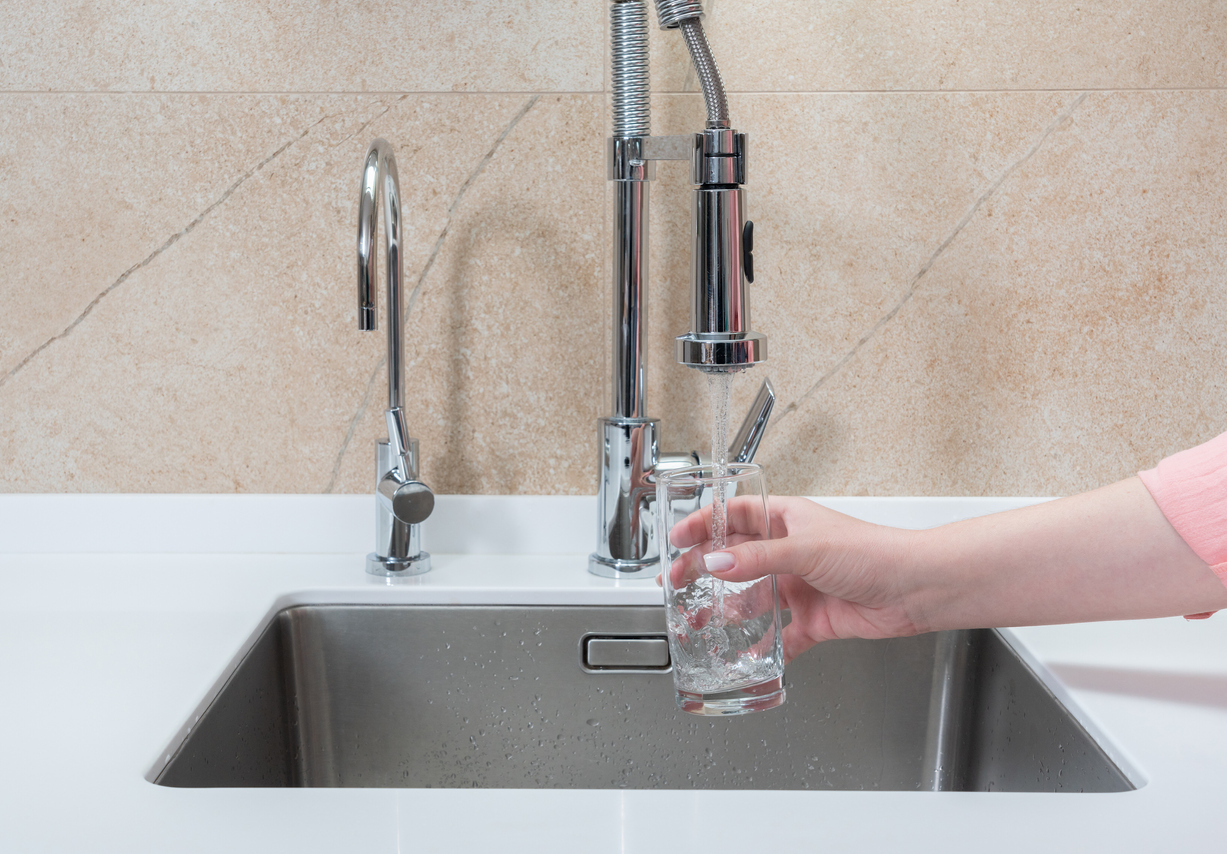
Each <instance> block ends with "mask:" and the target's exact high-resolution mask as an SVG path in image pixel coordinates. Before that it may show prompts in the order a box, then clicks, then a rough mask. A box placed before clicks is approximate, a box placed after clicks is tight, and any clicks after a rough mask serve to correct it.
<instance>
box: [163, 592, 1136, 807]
mask: <svg viewBox="0 0 1227 854" xmlns="http://www.w3.org/2000/svg"><path fill="white" fill-rule="evenodd" d="M664 628H665V625H664V615H663V612H662V609H660V608H656V607H642V606H633V607H632V606H622V607H521V606H516V607H507V606H481V607H475V606H350V605H328V606H303V607H294V608H288V609H286V610H283V611H281V612H279V613H278V614H277V615H276V616H275V617H274V619H273V620H272V622H271V624H270V625H269V626H268V628H267V629H266V630H265V631H264V632H263V633H262V634H261V635H260V637H259V638H258V639H257V640H256V642H255V643H254V645H253V646H251V647H250V648H249V651H248V652H247V654H246V655H245V656H244V657H243V658H242V660H241V661H240V662H239V663H238V665H237V667H236V668H235V669H234V670H233V671H232V673H231V675H230V677H229V678H228V679H227V681H226V682H225V684H224V685H223V686H222V688H221V690H220V691H219V692H218V693H217V695H216V697H215V698H214V699H213V701H212V702H211V703H210V705H209V706H208V708H207V710H206V711H205V712H204V713H203V714H202V715H200V717H199V720H198V721H194V725H193V726H192V727H191V729H190V732H188V733H187V734H186V736H185V737H183V738H182V739H179V740H177V741H176V743H175V744H174V745H172V746H171V748H170V749H168V751H167V752H166V754H165V755H166V756H169V757H170V759H169V761H167V762H166V763H165V764H164V767H163V768H162V770H161V771H160V772H159V773H158V774H157V776H156V781H157V782H158V783H159V784H161V785H164V786H179V787H206V786H396V787H450V788H636V789H648V788H665V789H884V790H901V789H953V790H964V791H1014V792H1018V791H1048V792H1053V791H1056V792H1120V791H1126V790H1129V789H1132V788H1134V787H1133V785H1132V784H1131V783H1130V781H1129V780H1128V778H1127V777H1126V776H1125V774H1124V773H1122V771H1121V770H1120V769H1119V768H1118V767H1117V766H1116V765H1115V764H1114V763H1113V762H1112V761H1111V759H1110V758H1109V757H1108V755H1107V754H1106V753H1105V751H1104V750H1103V749H1101V748H1100V746H1099V745H1098V744H1096V743H1095V741H1094V740H1093V739H1092V738H1091V737H1090V735H1088V733H1087V731H1086V730H1085V729H1084V728H1083V726H1082V725H1081V724H1080V723H1079V722H1078V720H1077V719H1076V718H1075V717H1074V716H1073V715H1072V714H1071V713H1070V712H1069V711H1068V710H1067V709H1066V708H1065V707H1063V706H1062V705H1061V704H1060V703H1059V702H1058V701H1057V699H1056V698H1055V697H1054V696H1053V694H1052V692H1051V691H1049V690H1048V688H1047V687H1046V686H1045V685H1044V683H1043V682H1041V681H1040V680H1039V679H1038V678H1037V677H1036V675H1035V674H1034V673H1033V672H1032V671H1031V669H1030V668H1029V667H1028V666H1027V665H1026V663H1025V662H1024V661H1023V660H1022V659H1021V658H1020V657H1019V656H1018V654H1017V653H1016V652H1015V651H1014V649H1013V648H1012V647H1011V646H1010V644H1009V643H1008V642H1007V641H1006V640H1005V639H1004V638H1003V637H1002V635H1000V634H998V633H997V632H993V631H975V632H960V633H950V634H942V635H921V636H919V637H915V638H907V639H900V640H890V641H837V642H829V643H826V644H822V645H821V646H819V647H818V648H817V649H814V650H812V651H810V652H808V653H806V654H805V655H803V656H802V657H801V658H799V659H797V660H796V661H794V662H792V663H791V664H790V665H788V670H787V685H788V701H787V703H786V704H785V705H784V706H783V707H781V708H779V709H776V710H772V711H768V712H761V713H758V714H753V715H747V716H743V717H736V718H697V717H693V716H690V715H687V714H684V713H682V712H680V711H679V710H678V709H677V708H676V707H675V706H674V701H673V696H674V694H673V690H672V685H671V678H672V677H671V676H670V674H669V672H668V669H667V668H668V664H667V659H666V660H664V661H661V660H657V659H653V655H652V653H651V650H652V649H653V648H654V649H657V650H658V649H659V643H653V642H652V639H653V638H658V637H663V635H664ZM593 639H596V640H598V641H602V642H603V643H601V644H600V646H599V649H600V650H601V653H600V656H599V657H595V656H588V657H586V656H587V655H588V653H587V652H586V650H588V649H589V648H591V649H593V650H595V649H597V648H598V647H597V646H591V644H592V643H593ZM610 639H613V641H614V642H610ZM623 639H625V640H626V641H629V642H624V641H623ZM619 650H630V652H627V653H626V654H625V660H622V659H619V655H621V654H622V653H620V652H619ZM644 650H647V654H643V651H644ZM611 656H612V657H611Z"/></svg>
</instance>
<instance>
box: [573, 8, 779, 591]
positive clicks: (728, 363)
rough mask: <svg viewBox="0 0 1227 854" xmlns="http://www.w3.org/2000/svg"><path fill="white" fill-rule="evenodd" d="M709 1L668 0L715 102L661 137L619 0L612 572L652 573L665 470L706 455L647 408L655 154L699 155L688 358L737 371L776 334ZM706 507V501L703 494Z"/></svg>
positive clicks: (598, 570) (606, 447)
mask: <svg viewBox="0 0 1227 854" xmlns="http://www.w3.org/2000/svg"><path fill="white" fill-rule="evenodd" d="M702 14H703V8H702V5H701V3H699V2H698V0H656V15H657V19H658V20H659V23H660V28H661V29H677V30H680V31H681V34H682V37H683V38H684V39H685V42H686V47H687V49H688V50H689V52H690V57H691V60H692V61H693V63H694V67H695V70H696V72H697V73H698V78H699V82H700V84H701V86H702V89H703V96H704V100H705V101H706V105H707V122H706V126H705V127H704V129H703V130H702V131H700V132H699V133H697V134H687V135H681V136H655V137H654V136H652V135H651V115H650V107H649V94H650V93H649V86H648V22H647V6H646V4H645V3H644V2H643V0H615V2H614V3H613V5H612V7H611V9H610V18H611V22H610V33H611V38H612V50H611V57H612V66H613V69H612V70H613V74H612V82H613V135H612V137H611V138H610V140H609V150H608V165H609V179H610V180H611V181H613V182H614V224H613V250H614V254H613V299H614V305H613V319H614V325H613V412H612V414H611V415H610V416H609V417H607V418H602V419H600V421H599V425H598V426H599V434H600V442H601V463H600V466H601V468H600V484H599V486H598V489H599V493H598V495H597V503H598V507H599V510H598V531H597V549H596V551H595V552H593V553H592V555H591V557H590V558H589V560H588V571H589V572H591V573H593V574H594V575H599V576H603V577H605V578H651V577H654V576H655V575H656V562H657V560H658V558H659V547H658V544H657V542H656V529H655V525H654V523H653V519H652V513H653V502H654V501H655V497H656V492H655V490H656V487H655V476H656V473H657V472H660V471H664V470H667V469H673V468H681V467H685V466H689V465H697V464H698V463H699V456H698V454H697V453H694V452H691V453H662V452H661V451H660V450H659V446H658V438H659V437H658V433H659V426H660V421H659V419H656V418H649V417H648V416H647V415H646V412H645V408H644V398H645V394H644V379H645V375H646V363H645V354H644V342H645V341H646V340H647V283H648V240H647V234H648V201H649V191H650V188H651V181H652V180H653V179H654V178H655V161H657V160H688V161H690V163H691V177H692V180H693V183H694V185H695V194H694V209H693V225H694V231H693V234H692V247H693V252H692V256H691V274H692V286H693V292H692V302H691V328H690V332H688V333H687V334H685V335H681V336H679V337H678V338H677V342H676V357H677V361H678V362H680V363H682V364H684V365H689V366H690V367H693V368H697V369H698V370H701V371H704V372H709V373H712V372H722V373H723V372H733V371H740V370H744V369H745V368H748V367H750V366H752V365H755V364H757V363H759V362H761V361H764V360H765V359H766V358H767V338H766V336H764V335H762V334H761V333H758V332H754V331H753V330H752V329H751V328H750V303H749V295H748V293H747V288H746V286H747V285H748V284H749V283H751V282H753V280H754V266H753V236H754V224H753V223H752V222H748V221H746V219H745V198H744V194H743V192H742V189H741V185H742V184H744V183H745V180H746V155H747V147H746V136H745V134H743V133H738V132H737V131H735V130H733V129H732V128H731V127H730V125H729V118H728V101H727V99H726V97H725V93H724V84H723V82H722V81H721V79H720V72H719V69H717V68H716V63H715V60H714V59H713V58H712V55H711V50H710V48H709V46H708V44H707V39H706V37H705V36H704V33H703V25H702V23H701V22H700V18H701V16H702ZM774 403H775V392H774V391H773V390H772V387H771V383H770V381H769V380H768V381H764V383H763V385H762V387H761V388H760V389H759V392H758V396H757V397H756V399H755V401H754V404H753V406H752V407H751V408H750V412H749V414H748V415H747V416H746V419H745V421H744V422H743V423H742V425H741V428H740V429H739V430H738V432H737V436H736V438H735V439H734V441H733V444H732V446H731V447H730V449H729V458H730V460H732V461H736V462H749V461H750V460H752V459H753V457H754V454H755V452H756V451H757V450H758V444H759V442H760V441H761V439H762V435H763V431H764V430H765V429H766V426H767V420H768V419H769V418H770V416H771V409H772V407H773V406H774ZM696 506H697V502H696Z"/></svg>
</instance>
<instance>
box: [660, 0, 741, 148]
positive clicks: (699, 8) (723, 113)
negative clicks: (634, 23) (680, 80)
mask: <svg viewBox="0 0 1227 854" xmlns="http://www.w3.org/2000/svg"><path fill="white" fill-rule="evenodd" d="M702 14H703V5H702V4H701V3H700V2H699V0H656V17H657V19H658V20H659V21H660V28H661V29H662V30H672V29H680V30H681V31H682V38H683V39H685V40H686V49H687V50H689V51H690V61H691V62H693V63H694V70H695V72H696V73H697V74H698V76H699V86H700V87H701V88H702V89H703V100H704V101H705V102H706V103H707V126H708V127H709V128H726V127H728V126H729V102H728V98H727V97H726V96H725V94H724V81H723V80H722V79H721V78H720V69H719V68H718V67H716V60H715V58H714V57H713V56H712V54H711V47H710V46H709V45H708V44H707V36H706V35H704V33H703V24H702V23H701V22H700V21H699V17H700V16H701V15H702Z"/></svg>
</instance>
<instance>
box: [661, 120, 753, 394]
mask: <svg viewBox="0 0 1227 854" xmlns="http://www.w3.org/2000/svg"><path fill="white" fill-rule="evenodd" d="M693 179H694V183H695V185H696V186H695V191H694V214H693V223H694V233H693V252H692V256H691V263H690V272H691V276H692V278H693V282H692V286H693V291H692V300H693V302H692V306H691V313H690V332H688V333H687V334H685V335H681V336H679V337H678V339H677V360H678V361H679V362H681V363H682V364H683V365H689V366H690V367H692V368H698V369H699V370H702V371H706V372H715V371H739V370H742V369H743V368H747V367H749V366H750V365H754V364H757V363H759V362H762V361H764V360H765V359H766V358H767V337H766V336H765V335H763V334H762V333H759V332H754V331H753V330H752V329H751V328H750V295H749V292H748V288H747V285H748V284H749V283H750V282H752V281H754V266H753V254H752V252H753V248H754V246H753V239H754V238H753V235H754V223H752V222H746V219H745V195H744V192H743V191H742V189H741V185H742V184H744V183H745V180H746V136H745V134H742V133H737V132H736V131H733V130H729V129H727V128H708V129H706V130H704V131H703V132H702V133H699V134H697V135H696V136H695V148H694V163H693Z"/></svg>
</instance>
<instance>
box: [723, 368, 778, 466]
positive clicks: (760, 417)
mask: <svg viewBox="0 0 1227 854" xmlns="http://www.w3.org/2000/svg"><path fill="white" fill-rule="evenodd" d="M774 408H775V389H774V388H772V386H771V378H770V377H768V378H767V379H764V380H763V384H762V385H761V386H759V389H758V394H757V395H755V396H754V403H752V404H751V405H750V411H749V412H747V413H746V417H745V420H744V421H742V422H741V426H740V427H738V428H737V435H736V436H735V437H734V438H733V443H732V444H731V445H729V462H731V463H752V462H754V455H755V454H757V453H758V445H759V443H760V442H762V440H763V433H765V432H766V431H767V422H768V421H769V420H770V419H771V410H772V409H774Z"/></svg>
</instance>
